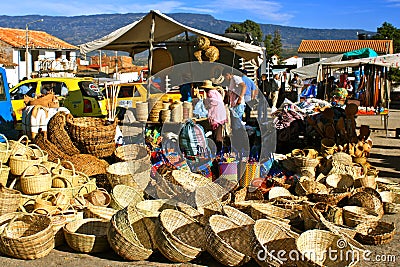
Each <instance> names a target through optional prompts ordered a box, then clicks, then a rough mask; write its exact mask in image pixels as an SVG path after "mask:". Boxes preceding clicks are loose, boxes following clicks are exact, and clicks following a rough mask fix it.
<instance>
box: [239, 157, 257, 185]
mask: <svg viewBox="0 0 400 267" xmlns="http://www.w3.org/2000/svg"><path fill="white" fill-rule="evenodd" d="M259 177H260V163H259V162H247V163H246V166H245V171H244V174H243V176H242V177H241V179H240V180H239V185H240V186H241V187H248V186H249V185H250V184H251V181H253V179H255V178H259Z"/></svg>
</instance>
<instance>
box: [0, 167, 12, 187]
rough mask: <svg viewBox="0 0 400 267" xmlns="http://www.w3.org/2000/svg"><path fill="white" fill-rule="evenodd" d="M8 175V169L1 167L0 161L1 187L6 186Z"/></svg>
mask: <svg viewBox="0 0 400 267" xmlns="http://www.w3.org/2000/svg"><path fill="white" fill-rule="evenodd" d="M9 174H10V167H8V166H6V165H3V163H2V162H1V161H0V184H2V185H3V186H6V185H7V181H8V175H9Z"/></svg>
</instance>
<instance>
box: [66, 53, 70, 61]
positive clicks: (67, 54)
mask: <svg viewBox="0 0 400 267" xmlns="http://www.w3.org/2000/svg"><path fill="white" fill-rule="evenodd" d="M65 58H66V59H67V60H68V61H70V60H71V51H66V52H65Z"/></svg>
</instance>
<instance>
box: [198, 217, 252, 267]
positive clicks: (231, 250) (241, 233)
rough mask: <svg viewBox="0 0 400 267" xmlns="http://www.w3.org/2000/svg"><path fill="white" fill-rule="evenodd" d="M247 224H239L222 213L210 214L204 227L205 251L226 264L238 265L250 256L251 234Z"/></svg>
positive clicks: (246, 260)
mask: <svg viewBox="0 0 400 267" xmlns="http://www.w3.org/2000/svg"><path fill="white" fill-rule="evenodd" d="M246 228H248V226H240V225H238V224H236V223H235V222H234V221H233V220H231V219H230V218H228V217H225V216H222V215H212V216H211V217H210V219H209V223H208V224H207V225H206V227H205V231H206V240H207V251H208V252H209V253H210V254H211V255H212V256H213V257H214V258H215V259H216V260H217V261H219V262H220V263H222V264H224V265H226V266H240V265H243V264H245V263H246V262H248V261H249V260H250V259H251V258H250V255H248V252H249V249H248V247H249V244H250V241H251V235H250V233H249V231H247V230H246Z"/></svg>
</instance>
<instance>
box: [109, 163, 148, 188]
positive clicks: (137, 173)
mask: <svg viewBox="0 0 400 267" xmlns="http://www.w3.org/2000/svg"><path fill="white" fill-rule="evenodd" d="M150 169H151V165H150V164H149V163H148V162H146V163H145V162H144V161H129V162H117V163H114V164H111V165H110V166H108V168H107V179H108V181H109V182H110V184H111V186H112V187H115V186H117V185H126V186H130V187H133V188H135V189H137V190H140V191H143V190H145V188H146V187H147V185H148V183H149V181H150Z"/></svg>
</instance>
